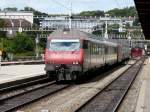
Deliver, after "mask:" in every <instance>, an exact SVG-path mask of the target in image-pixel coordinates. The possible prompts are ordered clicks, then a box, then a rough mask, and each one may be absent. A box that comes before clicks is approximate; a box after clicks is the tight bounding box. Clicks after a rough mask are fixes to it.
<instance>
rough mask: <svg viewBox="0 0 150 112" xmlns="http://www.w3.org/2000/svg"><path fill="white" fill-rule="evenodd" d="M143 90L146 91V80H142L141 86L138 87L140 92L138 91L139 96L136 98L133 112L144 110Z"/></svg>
mask: <svg viewBox="0 0 150 112" xmlns="http://www.w3.org/2000/svg"><path fill="white" fill-rule="evenodd" d="M145 91H146V81H145V80H143V82H142V85H141V88H140V93H139V97H138V100H137V105H136V110H135V112H144V109H145V105H144V98H145Z"/></svg>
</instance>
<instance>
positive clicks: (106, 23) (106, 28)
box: [104, 14, 108, 39]
mask: <svg viewBox="0 0 150 112" xmlns="http://www.w3.org/2000/svg"><path fill="white" fill-rule="evenodd" d="M107 15H108V14H105V34H104V37H105V39H108V20H107Z"/></svg>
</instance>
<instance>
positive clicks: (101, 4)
mask: <svg viewBox="0 0 150 112" xmlns="http://www.w3.org/2000/svg"><path fill="white" fill-rule="evenodd" d="M69 1H70V0H60V1H58V0H0V8H6V7H17V8H18V9H23V8H24V7H25V6H29V7H33V8H34V9H36V10H39V11H42V12H46V13H68V12H69V10H68V8H69ZM71 2H72V8H73V12H74V13H78V12H81V11H84V10H105V11H106V10H109V9H112V8H116V7H118V8H122V7H126V6H133V5H134V1H133V0H71ZM61 4H62V5H61Z"/></svg>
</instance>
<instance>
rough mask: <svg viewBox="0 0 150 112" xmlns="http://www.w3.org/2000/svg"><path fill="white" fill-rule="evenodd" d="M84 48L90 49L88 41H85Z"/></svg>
mask: <svg viewBox="0 0 150 112" xmlns="http://www.w3.org/2000/svg"><path fill="white" fill-rule="evenodd" d="M83 49H88V41H86V40H85V41H84V42H83Z"/></svg>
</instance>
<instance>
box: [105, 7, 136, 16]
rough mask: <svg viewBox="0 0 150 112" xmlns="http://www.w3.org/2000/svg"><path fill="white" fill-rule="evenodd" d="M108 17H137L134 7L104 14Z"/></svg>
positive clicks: (116, 9)
mask: <svg viewBox="0 0 150 112" xmlns="http://www.w3.org/2000/svg"><path fill="white" fill-rule="evenodd" d="M106 13H107V14H109V15H110V16H117V17H129V16H132V17H134V16H136V17H137V11H136V8H135V7H126V8H124V9H118V8H115V9H112V10H109V11H108V12H106Z"/></svg>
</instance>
